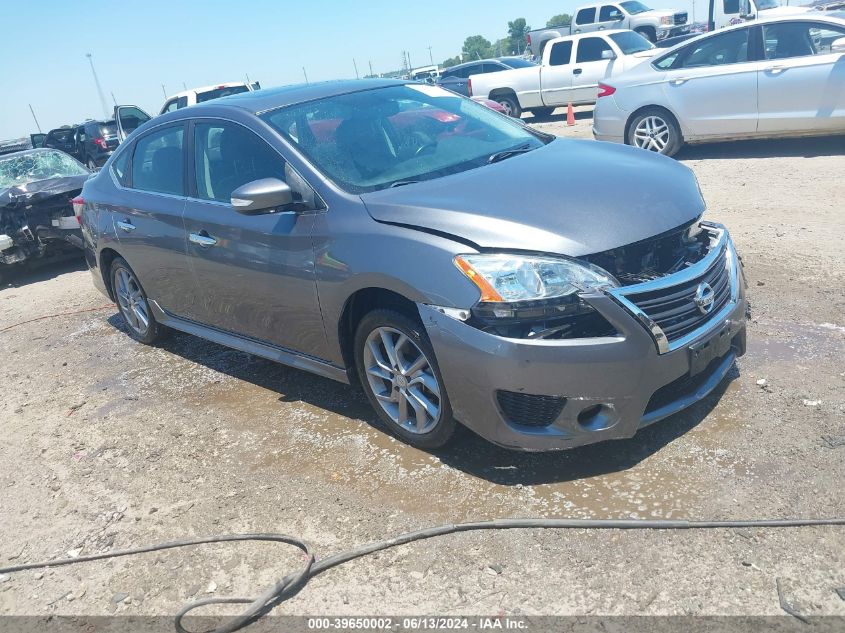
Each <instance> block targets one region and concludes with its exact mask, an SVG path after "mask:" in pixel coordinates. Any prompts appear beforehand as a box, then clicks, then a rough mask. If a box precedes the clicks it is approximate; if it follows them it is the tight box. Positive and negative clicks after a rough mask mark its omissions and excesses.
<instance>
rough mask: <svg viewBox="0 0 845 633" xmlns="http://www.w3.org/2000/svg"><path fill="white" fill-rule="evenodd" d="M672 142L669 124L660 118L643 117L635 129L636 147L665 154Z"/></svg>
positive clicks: (652, 116)
mask: <svg viewBox="0 0 845 633" xmlns="http://www.w3.org/2000/svg"><path fill="white" fill-rule="evenodd" d="M671 141H672V131H671V129H670V127H669V124H668V123H667V122H666V121H665V120H664V119H662V118H661V117H659V116H655V115H650V116H647V117H643V119H641V120H640V122H639V123H637V127H636V128H634V145H636V146H637V147H639V148H641V149H646V150H649V151H652V152H660V153H662V152H664V151H665V150H666V148H667V147H668V145H669V143H670V142H671Z"/></svg>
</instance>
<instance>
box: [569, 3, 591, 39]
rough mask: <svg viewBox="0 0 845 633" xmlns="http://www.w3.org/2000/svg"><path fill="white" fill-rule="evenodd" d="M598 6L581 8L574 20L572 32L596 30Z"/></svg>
mask: <svg viewBox="0 0 845 633" xmlns="http://www.w3.org/2000/svg"><path fill="white" fill-rule="evenodd" d="M595 22H596V8H595V7H589V8H587V9H581V10H580V11H579V12H578V13H576V14H575V19H574V20H573V21H572V33H573V34H575V33H587V32H589V31H595V30H596V24H595Z"/></svg>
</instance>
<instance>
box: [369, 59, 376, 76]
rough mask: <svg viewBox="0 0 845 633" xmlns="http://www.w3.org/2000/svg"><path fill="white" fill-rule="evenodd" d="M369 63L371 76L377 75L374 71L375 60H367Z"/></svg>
mask: <svg viewBox="0 0 845 633" xmlns="http://www.w3.org/2000/svg"><path fill="white" fill-rule="evenodd" d="M367 63H368V64H369V65H370V77H375V76H376V74H375V73H374V72H373V61H372V60H370V61H369V62H367Z"/></svg>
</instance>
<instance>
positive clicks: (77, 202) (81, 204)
mask: <svg viewBox="0 0 845 633" xmlns="http://www.w3.org/2000/svg"><path fill="white" fill-rule="evenodd" d="M70 203H71V204H72V205H73V214H74V215H75V216H76V221H77V222H79V224H82V209H84V208H85V200H84V199H83V198H82V196H76V197H75V198H74V199H73V200H71V201H70Z"/></svg>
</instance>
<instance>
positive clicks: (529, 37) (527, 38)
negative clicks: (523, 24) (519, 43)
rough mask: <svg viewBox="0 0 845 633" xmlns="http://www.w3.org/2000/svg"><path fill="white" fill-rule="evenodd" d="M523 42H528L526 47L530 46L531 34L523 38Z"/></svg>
mask: <svg viewBox="0 0 845 633" xmlns="http://www.w3.org/2000/svg"><path fill="white" fill-rule="evenodd" d="M525 41H526V42H528V46H531V33H529V34H528V35H526V36H525Z"/></svg>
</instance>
